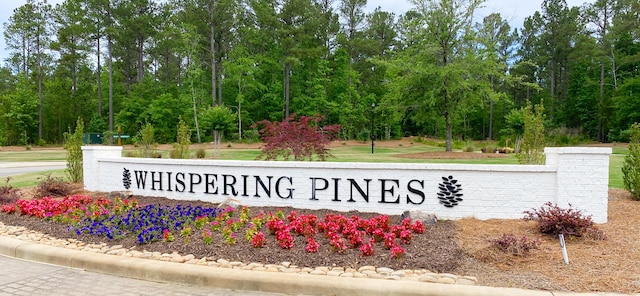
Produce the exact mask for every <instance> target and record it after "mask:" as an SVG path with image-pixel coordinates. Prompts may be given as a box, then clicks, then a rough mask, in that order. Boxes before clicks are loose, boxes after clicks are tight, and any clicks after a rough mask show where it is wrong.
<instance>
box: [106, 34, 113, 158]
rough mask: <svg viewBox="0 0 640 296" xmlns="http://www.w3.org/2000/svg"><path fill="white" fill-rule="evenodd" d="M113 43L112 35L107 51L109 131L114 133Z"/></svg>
mask: <svg viewBox="0 0 640 296" xmlns="http://www.w3.org/2000/svg"><path fill="white" fill-rule="evenodd" d="M112 47H113V44H112V43H111V36H108V37H107V52H108V56H109V57H108V62H107V63H108V64H109V132H110V133H111V134H113V53H112ZM109 145H113V136H111V137H109Z"/></svg>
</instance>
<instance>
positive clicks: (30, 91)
mask: <svg viewBox="0 0 640 296" xmlns="http://www.w3.org/2000/svg"><path fill="white" fill-rule="evenodd" d="M483 2H484V1H483V0H412V1H411V3H412V4H413V8H412V9H411V10H409V11H407V12H406V13H404V14H401V15H396V14H394V13H391V12H387V11H383V10H382V9H381V8H377V9H374V10H373V11H367V10H366V9H365V8H366V5H367V1H366V0H247V1H243V0H213V1H209V0H207V1H204V0H174V1H160V0H126V1H125V0H65V1H63V2H62V3H60V4H56V5H55V6H52V5H51V4H48V3H47V2H46V1H45V0H28V1H27V3H26V4H24V5H22V6H20V7H18V8H17V9H15V10H14V11H13V13H12V15H11V17H10V19H9V20H8V22H7V23H5V24H4V26H3V37H4V38H5V41H6V44H7V50H8V51H9V57H8V58H7V59H6V60H5V61H3V62H4V64H3V66H2V67H0V145H19V144H20V145H25V144H38V143H62V142H63V141H64V133H65V132H66V131H68V130H74V129H75V125H76V122H77V119H78V118H80V119H82V121H83V122H85V123H87V124H86V130H87V131H88V132H114V130H115V129H117V127H120V128H121V133H124V134H132V135H135V134H137V132H138V131H139V130H141V129H142V128H143V127H144V125H145V124H147V123H151V124H153V126H154V128H155V138H156V139H157V140H158V141H159V142H172V141H175V135H176V132H177V126H178V121H179V118H182V119H183V120H184V122H185V125H187V126H189V127H190V129H191V137H192V138H193V139H192V140H193V141H194V142H207V141H209V142H210V141H216V142H218V143H219V140H220V138H216V137H217V135H221V134H222V133H221V132H222V131H223V130H224V132H225V133H224V135H225V137H230V138H235V139H238V140H239V139H247V138H254V139H255V138H257V135H258V133H257V131H256V129H255V128H254V127H252V126H254V124H255V123H256V122H260V121H263V120H267V121H270V122H276V121H283V120H286V119H287V118H289V116H290V115H291V114H294V113H295V114H298V115H300V116H314V115H316V114H321V115H322V116H323V117H324V118H325V119H324V122H325V123H326V124H327V125H340V126H341V129H340V133H339V135H338V136H339V137H340V138H343V139H363V140H364V139H368V135H371V134H373V135H375V136H376V137H378V138H380V139H391V138H399V137H403V136H409V135H416V136H434V137H441V138H446V140H447V144H446V149H447V150H451V149H452V142H453V140H456V139H460V140H470V139H477V140H485V139H491V140H501V139H502V140H504V139H512V140H515V139H516V138H517V134H518V133H516V132H515V130H514V129H513V128H514V127H513V126H512V125H513V122H511V120H510V118H511V117H513V114H516V113H514V112H517V110H520V109H521V108H522V107H524V106H525V105H526V102H531V104H534V105H535V104H538V103H540V102H542V101H544V105H545V109H544V113H545V118H546V120H545V125H546V127H547V130H551V131H554V130H555V131H567V130H568V131H571V133H572V134H578V135H580V136H581V137H583V138H587V139H593V140H598V141H625V140H628V136H629V127H630V125H631V124H632V123H633V122H640V107H639V106H640V104H638V102H640V70H639V68H638V65H640V27H639V26H638V25H637V24H638V20H640V4H639V1H638V0H597V1H594V3H591V4H584V5H583V6H580V7H570V6H568V5H567V3H566V1H565V0H545V1H543V2H542V4H541V6H540V8H539V10H538V11H536V12H535V13H534V14H532V15H531V16H528V17H527V18H526V19H525V20H524V23H523V24H517V25H513V26H512V25H510V24H509V23H508V22H506V18H505V16H501V15H500V14H497V13H493V14H489V15H486V16H483V17H480V16H479V15H478V14H477V8H479V7H481V6H482V5H483ZM372 104H375V105H374V106H375V108H372V107H371V106H372ZM214 107H225V108H227V109H228V110H227V109H225V112H224V114H222V113H220V114H218V115H220V116H217V115H216V116H213V115H212V114H213V113H211V112H213V111H210V110H213V109H211V108H214ZM230 113H234V114H235V118H232V116H231V115H230ZM510 114H511V115H510ZM222 115H224V116H222ZM203 116H204V117H203ZM211 116H213V117H212V118H209V117H211ZM214 118H217V119H215V121H216V122H220V123H224V124H223V125H224V126H223V125H218V128H219V129H216V128H215V127H214V126H212V125H211V124H212V122H213V121H214ZM374 118H375V121H374V122H373V126H372V125H371V122H372V119H374ZM511 119H513V118H511ZM231 121H233V124H232V123H231ZM372 128H373V130H371V129H372ZM216 130H217V131H219V132H220V133H218V132H212V131H216ZM512 143H513V142H512Z"/></svg>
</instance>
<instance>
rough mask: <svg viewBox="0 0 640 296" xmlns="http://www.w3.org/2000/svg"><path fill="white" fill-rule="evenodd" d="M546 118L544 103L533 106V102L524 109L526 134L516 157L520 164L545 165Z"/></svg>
mask: <svg viewBox="0 0 640 296" xmlns="http://www.w3.org/2000/svg"><path fill="white" fill-rule="evenodd" d="M544 118H545V116H544V106H543V105H542V102H540V104H536V105H535V106H532V105H531V102H527V106H526V107H524V109H523V119H524V134H523V135H522V144H521V146H520V152H519V153H518V154H517V155H516V157H517V158H518V162H519V163H520V164H544V160H545V156H544V146H545V129H544Z"/></svg>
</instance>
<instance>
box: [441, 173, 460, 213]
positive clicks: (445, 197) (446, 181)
mask: <svg viewBox="0 0 640 296" xmlns="http://www.w3.org/2000/svg"><path fill="white" fill-rule="evenodd" d="M461 187H462V185H461V184H459V183H458V180H456V179H454V178H453V176H449V177H442V183H440V184H438V188H440V192H438V199H439V200H440V203H441V204H442V205H444V206H445V207H447V208H453V207H455V206H457V205H458V203H459V202H461V201H462V193H460V191H462V188H461Z"/></svg>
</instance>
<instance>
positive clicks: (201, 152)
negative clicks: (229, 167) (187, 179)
mask: <svg viewBox="0 0 640 296" xmlns="http://www.w3.org/2000/svg"><path fill="white" fill-rule="evenodd" d="M205 156H207V152H206V151H205V150H204V149H202V148H200V149H198V150H197V151H196V158H205Z"/></svg>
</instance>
